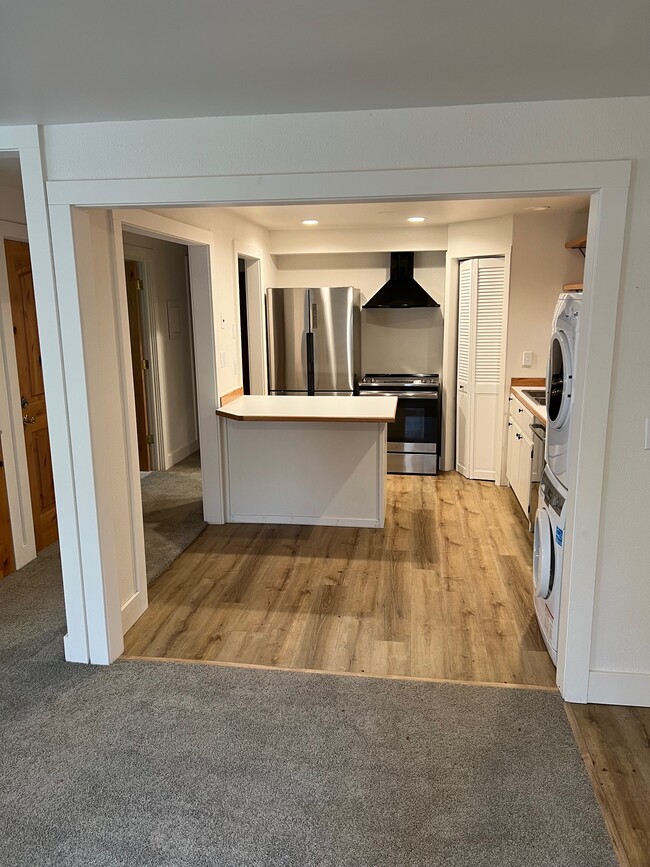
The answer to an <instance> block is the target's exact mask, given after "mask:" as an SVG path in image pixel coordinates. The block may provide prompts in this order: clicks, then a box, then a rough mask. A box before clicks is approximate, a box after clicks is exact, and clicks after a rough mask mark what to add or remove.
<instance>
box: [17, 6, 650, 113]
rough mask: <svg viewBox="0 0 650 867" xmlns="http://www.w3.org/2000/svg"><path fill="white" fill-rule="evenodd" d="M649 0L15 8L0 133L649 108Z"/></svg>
mask: <svg viewBox="0 0 650 867" xmlns="http://www.w3.org/2000/svg"><path fill="white" fill-rule="evenodd" d="M648 33H650V3H649V2H648V0H617V2H612V0H568V2H567V0H491V2H478V0H475V2H468V0H183V2H178V0H137V2H134V0H112V2H106V0H20V2H13V3H10V2H5V3H3V4H2V24H1V27H0V82H2V86H1V87H0V124H3V123H4V124H14V123H33V122H37V123H57V122H62V123H67V122H75V121H92V120H119V119H137V118H160V117H198V116H212V115H214V116H220V115H236V114H268V113H286V112H306V111H331V110H336V111H341V110H352V109H364V108H366V109H385V108H400V107H415V106H432V105H455V104H458V105H461V104H469V103H489V102H512V101H527V100H545V99H572V98H583V97H598V96H634V95H637V96H638V95H649V94H650V51H648Z"/></svg>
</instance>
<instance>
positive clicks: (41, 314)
mask: <svg viewBox="0 0 650 867" xmlns="http://www.w3.org/2000/svg"><path fill="white" fill-rule="evenodd" d="M0 151H2V152H5V153H9V154H12V155H17V156H18V158H19V160H20V171H21V176H22V182H23V199H24V203H25V217H26V222H27V233H28V236H29V252H30V258H31V261H32V275H33V278H34V297H35V300H36V315H37V319H38V321H39V322H47V323H48V328H45V329H43V330H42V331H39V338H40V344H41V358H42V360H43V378H44V380H45V393H46V397H47V400H48V401H49V404H50V406H51V407H53V408H54V412H53V413H52V415H51V416H49V417H48V425H49V432H50V448H51V452H52V471H53V475H54V489H55V493H56V497H57V500H58V501H59V503H60V504H61V505H62V506H63V507H62V508H60V509H59V512H58V516H57V517H58V523H59V538H60V539H62V540H63V543H62V544H61V566H62V570H63V575H64V581H63V595H64V600H65V617H66V627H67V631H66V634H65V636H64V638H63V643H64V649H65V657H66V659H67V660H69V661H71V662H88V660H89V659H90V646H91V639H90V635H89V628H88V616H87V615H88V609H87V605H86V600H85V585H84V574H83V556H82V549H83V545H82V539H83V537H84V526H83V523H84V522H83V512H82V511H81V509H83V507H84V506H85V503H83V502H81V501H82V500H83V497H81V496H80V494H81V489H82V488H83V473H84V469H85V468H83V467H79V466H76V465H75V463H76V462H75V457H76V455H75V449H74V448H73V443H74V437H73V430H72V428H73V423H74V421H75V408H74V402H71V401H70V399H69V392H70V391H71V389H70V383H71V382H72V381H74V379H75V373H74V371H72V370H70V369H68V370H66V361H65V357H64V354H63V335H64V333H65V334H66V342H67V343H68V345H69V346H70V348H71V350H72V352H73V355H75V358H74V362H75V365H76V364H77V363H78V361H79V355H78V354H75V353H76V351H78V350H79V349H80V348H81V347H80V344H79V343H78V342H75V337H79V338H80V337H81V331H80V323H78V322H76V323H75V322H64V321H63V320H62V317H61V315H60V303H59V302H60V298H59V293H58V287H57V284H56V279H55V274H54V261H53V247H52V235H51V223H50V218H49V212H48V202H47V193H46V189H45V170H44V159H43V153H42V148H41V136H40V131H39V128H38V126H36V125H26V126H0ZM19 240H20V239H19ZM2 318H3V328H4V327H5V326H4V323H5V322H6V314H5V310H4V307H3V309H2ZM12 337H13V335H12ZM14 360H15V352H14ZM17 375H18V374H17V368H16V378H17ZM76 378H77V379H78V380H79V381H80V382H79V384H83V379H84V377H83V374H82V375H81V376H80V377H79V376H78V375H77V377H76ZM84 398H85V395H84ZM83 415H84V414H83V412H82V413H81V416H80V417H79V418H78V419H77V422H78V426H80V427H81V428H83V426H84V424H85V418H84V417H83ZM20 425H21V427H22V418H21V421H20ZM79 457H82V456H81V455H80V456H79ZM26 461H27V457H26V454H25V469H26ZM17 465H19V464H18V462H17ZM86 493H87V492H86ZM80 507H81V509H80ZM30 514H31V505H30ZM32 523H33V522H32ZM104 627H105V624H104ZM105 631H106V630H105V628H104V629H103V630H100V632H99V634H98V635H97V640H96V643H99V644H101V643H102V642H104V643H105Z"/></svg>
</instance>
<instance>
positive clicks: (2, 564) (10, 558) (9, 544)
mask: <svg viewBox="0 0 650 867" xmlns="http://www.w3.org/2000/svg"><path fill="white" fill-rule="evenodd" d="M15 568H16V561H15V559H14V540H13V537H12V534H11V516H10V514H9V498H8V496H7V479H6V476H5V464H4V458H3V456H2V449H1V448H0V578H4V577H5V575H9V574H11V572H13V571H14V570H15Z"/></svg>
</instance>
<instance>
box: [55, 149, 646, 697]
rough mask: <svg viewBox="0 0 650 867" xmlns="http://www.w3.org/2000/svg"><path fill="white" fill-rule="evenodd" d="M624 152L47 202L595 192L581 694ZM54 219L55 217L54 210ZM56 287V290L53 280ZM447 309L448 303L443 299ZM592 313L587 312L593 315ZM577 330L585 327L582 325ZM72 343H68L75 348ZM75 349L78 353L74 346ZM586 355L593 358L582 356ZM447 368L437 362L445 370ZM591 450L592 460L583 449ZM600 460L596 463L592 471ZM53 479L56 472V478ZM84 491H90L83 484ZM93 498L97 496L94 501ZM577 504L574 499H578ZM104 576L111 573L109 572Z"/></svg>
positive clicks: (581, 437)
mask: <svg viewBox="0 0 650 867" xmlns="http://www.w3.org/2000/svg"><path fill="white" fill-rule="evenodd" d="M630 168H631V164H630V162H629V161H609V162H594V163H555V164H544V165H523V164H520V165H508V166H488V167H478V166H473V167H461V168H453V169H446V168H445V169H439V168H438V169H436V168H432V169H417V170H413V169H408V170H401V169H395V170H388V171H373V172H364V171H347V172H327V173H315V174H305V175H300V174H297V173H296V174H291V175H281V174H272V175H271V174H269V175H261V176H260V175H258V174H256V175H250V176H249V175H242V176H238V177H236V178H235V177H234V176H227V175H225V176H224V175H222V176H219V177H217V176H209V177H200V178H198V177H195V178H191V177H190V178H179V177H168V178H152V179H142V178H140V179H137V178H136V179H115V180H95V179H88V180H82V181H71V182H67V181H59V182H54V183H52V184H49V185H48V194H49V195H50V201H51V203H52V205H54V206H56V205H57V204H61V205H64V206H66V207H68V208H69V207H70V206H71V205H74V204H77V205H81V206H84V205H86V206H96V207H106V208H110V207H119V206H137V207H143V206H147V205H149V206H151V205H152V204H154V203H155V204H156V206H157V207H161V206H165V205H169V206H171V207H173V206H178V205H195V204H224V205H225V204H235V203H241V204H248V203H250V204H252V203H255V202H259V203H271V202H274V203H291V202H296V201H316V202H318V201H328V200H340V201H355V200H356V201H358V200H364V199H366V200H373V199H379V200H387V199H390V198H391V197H392V198H395V199H404V198H408V197H420V198H427V199H431V198H453V197H465V196H466V197H473V198H485V197H491V196H494V195H497V196H498V195H516V194H540V195H543V194H545V193H551V194H561V193H565V192H566V193H581V192H582V193H584V192H588V193H590V194H592V207H591V209H590V216H589V242H588V247H587V261H586V270H585V302H587V303H585V315H584V318H583V325H584V327H585V339H584V341H582V342H581V345H580V348H579V353H578V377H580V376H581V377H582V380H583V381H582V386H581V388H580V389H579V390H578V393H577V395H576V397H577V400H576V416H575V418H576V425H575V427H572V434H571V446H570V447H571V450H572V451H573V452H574V454H576V455H577V456H578V458H579V460H578V462H577V463H575V462H574V463H573V464H572V466H573V467H574V469H573V471H572V473H573V480H572V481H573V484H572V485H571V490H572V491H573V492H574V493H573V495H572V497H571V499H570V502H569V513H570V514H569V523H570V526H571V522H572V521H573V523H574V525H575V526H574V532H573V533H572V534H570V536H571V535H572V536H573V539H571V538H569V540H568V544H567V549H566V552H565V556H566V557H567V562H568V563H569V564H570V567H571V571H570V580H569V581H566V582H565V585H564V586H565V588H566V593H563V597H562V611H563V623H564V629H563V630H562V631H561V635H560V652H559V658H558V683H559V685H560V687H561V689H562V692H563V695H564V696H565V698H567V699H568V700H572V701H585V700H586V699H587V694H588V686H589V659H590V651H591V626H592V619H593V601H594V592H595V577H596V557H597V550H598V528H599V518H600V509H601V504H602V494H603V467H604V465H605V461H604V456H605V439H606V430H607V412H608V406H609V391H610V382H611V371H612V362H613V344H614V329H615V317H613V316H612V315H611V310H612V308H613V307H614V308H615V307H616V304H617V298H618V289H619V283H620V269H621V262H622V253H623V240H624V233H625V217H626V206H627V194H628V187H629V180H630ZM56 219H57V220H58V219H60V218H59V217H57V218H56ZM52 243H53V246H54V247H55V249H56V248H57V247H58V246H60V245H63V246H69V247H70V248H72V238H71V237H68V238H66V237H65V236H64V235H63V234H59V235H58V236H57V237H56V238H55V237H54V234H53V239H52ZM52 291H53V290H52ZM446 309H448V308H447V307H446ZM590 317H591V319H590ZM581 333H582V332H581ZM72 349H73V351H74V347H73V348H72ZM79 358H82V356H81V355H80V356H79ZM587 361H588V362H589V363H588V364H587ZM444 375H445V371H444V370H443V376H444ZM582 453H584V454H585V455H588V460H587V459H586V458H585V457H583V459H582V461H581V460H580V455H581V454H582ZM594 464H596V465H597V466H598V467H599V468H600V469H599V471H598V472H593V466H594ZM55 481H56V479H55ZM86 493H87V492H86ZM89 505H90V507H91V508H93V509H94V508H95V506H94V505H93V504H92V503H90V504H89ZM576 506H577V507H576ZM83 578H84V585H85V581H86V580H88V581H91V582H92V581H99V583H100V584H103V583H104V576H103V575H101V574H100V575H99V576H93V575H91V574H90V573H86V572H84V575H83ZM107 580H108V579H107Z"/></svg>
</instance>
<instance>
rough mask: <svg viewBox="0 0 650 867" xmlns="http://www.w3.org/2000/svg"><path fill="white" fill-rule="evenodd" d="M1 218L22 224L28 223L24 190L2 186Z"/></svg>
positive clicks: (0, 192) (0, 195)
mask: <svg viewBox="0 0 650 867" xmlns="http://www.w3.org/2000/svg"><path fill="white" fill-rule="evenodd" d="M0 220H7V221H8V222H10V223H21V224H22V225H24V224H25V223H26V219H25V201H24V199H23V193H22V190H14V189H13V188H11V187H1V186H0Z"/></svg>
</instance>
